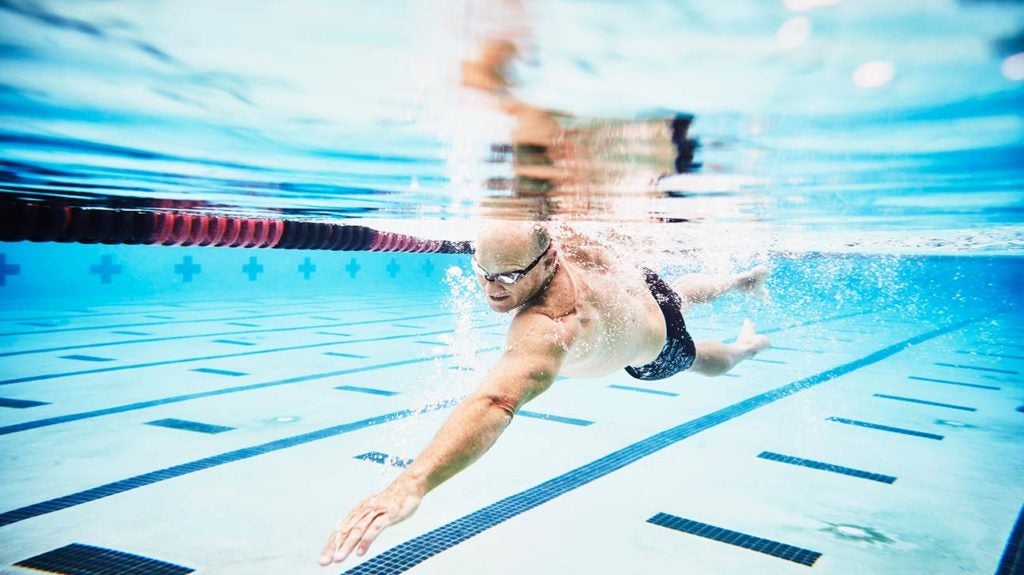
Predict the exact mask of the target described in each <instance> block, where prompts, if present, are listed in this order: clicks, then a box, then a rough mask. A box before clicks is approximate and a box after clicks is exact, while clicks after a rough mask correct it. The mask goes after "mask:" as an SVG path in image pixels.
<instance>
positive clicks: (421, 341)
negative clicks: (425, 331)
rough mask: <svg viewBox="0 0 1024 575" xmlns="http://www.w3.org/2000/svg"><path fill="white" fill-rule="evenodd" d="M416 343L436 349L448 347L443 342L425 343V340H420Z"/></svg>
mask: <svg viewBox="0 0 1024 575" xmlns="http://www.w3.org/2000/svg"><path fill="white" fill-rule="evenodd" d="M416 343H421V344H423V345H432V346H434V347H438V346H440V347H447V346H448V344H447V343H444V342H443V341H427V340H422V339H418V340H416Z"/></svg>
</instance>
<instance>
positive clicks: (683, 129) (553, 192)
mask: <svg viewBox="0 0 1024 575" xmlns="http://www.w3.org/2000/svg"><path fill="white" fill-rule="evenodd" d="M488 9H490V10H488ZM509 15H512V19H513V21H515V22H517V23H518V25H516V26H501V25H499V24H497V22H498V21H499V20H501V19H503V18H508V17H509ZM473 16H474V17H475V18H476V19H477V20H476V24H477V25H478V27H480V28H482V29H483V30H484V32H483V33H482V34H481V35H480V36H479V38H478V39H477V40H476V42H475V46H474V47H473V48H472V50H471V53H470V54H469V55H468V56H467V57H466V58H465V59H464V60H463V61H462V62H461V73H460V82H461V84H462V86H463V87H465V88H468V89H470V90H472V91H475V92H476V93H478V94H480V95H482V96H484V97H483V98H481V99H477V100H476V102H477V103H478V104H480V105H483V106H489V107H491V108H493V109H494V110H497V111H499V112H500V113H501V114H504V115H505V116H506V117H507V119H508V120H509V122H508V125H509V130H508V139H507V141H500V142H493V143H491V144H490V151H489V157H488V161H489V162H491V163H493V164H505V165H507V166H509V167H510V170H509V174H508V175H504V176H496V177H489V178H488V179H487V180H486V181H485V182H481V185H482V186H483V187H484V189H486V190H488V191H490V192H491V193H490V194H485V195H483V196H482V205H481V207H482V208H483V209H484V212H485V213H486V214H488V215H492V216H494V215H497V216H505V217H522V218H546V217H554V216H584V215H585V216H588V217H597V218H600V217H601V215H602V214H606V213H615V214H617V217H621V216H622V215H623V212H622V211H621V210H620V209H618V206H619V204H620V203H621V202H622V201H624V200H630V199H632V200H637V199H653V198H659V197H667V196H668V195H670V192H667V191H665V190H666V186H663V185H659V183H660V182H661V181H662V180H663V178H665V177H666V176H670V175H674V174H685V173H690V172H694V171H697V170H698V169H699V168H700V163H699V162H696V161H695V154H696V152H697V149H698V148H699V143H698V140H697V139H696V138H694V137H691V135H690V133H689V132H690V127H691V125H692V123H693V120H694V116H693V115H692V114H682V113H676V114H668V113H665V114H658V116H659V117H655V118H640V119H621V118H619V119H617V118H598V117H581V116H576V115H572V114H569V113H565V112H560V111H556V110H550V109H547V108H544V107H541V106H538V105H534V104H532V103H530V102H527V101H525V100H523V99H521V98H519V97H518V96H517V95H516V90H515V88H516V87H517V84H516V80H515V74H514V73H513V71H512V70H513V67H514V64H515V63H516V62H517V61H522V60H523V59H524V58H523V55H524V53H525V52H527V51H528V49H527V48H525V47H524V45H526V44H528V42H529V40H528V38H529V33H528V29H529V22H528V19H527V16H526V14H525V13H524V12H523V11H522V7H521V5H520V3H519V2H516V1H507V2H499V3H488V4H481V5H480V6H477V9H476V10H474V11H473ZM488 18H490V19H492V20H493V25H487V24H483V25H480V23H481V22H485V23H486V22H487V21H488ZM524 30H525V32H524ZM680 219H681V218H677V219H676V221H679V220H680Z"/></svg>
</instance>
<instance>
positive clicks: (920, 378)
mask: <svg viewBox="0 0 1024 575" xmlns="http://www.w3.org/2000/svg"><path fill="white" fill-rule="evenodd" d="M907 379H913V380H914V381H927V382H930V383H945V384H948V385H959V386H963V387H973V388H976V389H991V390H993V391H999V390H1000V389H1002V388H1001V387H995V386H993V385H980V384H977V383H964V382H962V381H950V380H948V379H934V378H931V377H918V376H916V375H911V376H907Z"/></svg>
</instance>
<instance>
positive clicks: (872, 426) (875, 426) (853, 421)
mask: <svg viewBox="0 0 1024 575" xmlns="http://www.w3.org/2000/svg"><path fill="white" fill-rule="evenodd" d="M827 421H835V422H837V423H845V424H846V425H856V426H858V427H867V428H869V429H877V430H879V431H889V432H892V433H902V434H903V435H913V436H915V437H923V438H925V439H936V440H939V441H941V440H942V439H943V436H941V435H938V434H935V433H927V432H924V431H914V430H912V429H903V428H901V427H890V426H888V425H879V424H877V423H868V422H867V421H857V420H856V419H846V418H845V417H829V418H828V419H827Z"/></svg>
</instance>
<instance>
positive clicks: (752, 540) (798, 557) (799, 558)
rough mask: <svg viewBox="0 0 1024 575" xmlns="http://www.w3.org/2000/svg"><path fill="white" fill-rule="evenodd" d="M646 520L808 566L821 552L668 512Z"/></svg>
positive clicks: (811, 564) (812, 563)
mask: <svg viewBox="0 0 1024 575" xmlns="http://www.w3.org/2000/svg"><path fill="white" fill-rule="evenodd" d="M647 522H648V523H651V524H653V525H658V526H661V527H667V528H669V529H673V530H675V531H680V532H682V533H688V534H690V535H696V536H698V537H704V538H705V539H711V540H714V541H718V542H721V543H728V544H729V545H735V546H737V547H742V548H744V549H750V550H751V551H757V552H758V553H764V554H766V555H771V556H773V557H778V558H780V559H785V560H787V561H792V562H794V563H799V564H801V565H806V566H808V567H811V566H813V565H814V562H815V561H817V560H818V558H820V557H821V553H818V552H817V551H811V550H810V549H803V548H801V547H795V546H793V545H788V544H786V543H779V542H778V541H772V540H771V539H764V538H762V537H755V536H753V535H747V534H746V533H740V532H739V531H733V530H731V529H725V528H723V527H715V526H714V525H708V524H707V523H701V522H699V521H693V520H692V519H684V518H682V517H677V516H675V515H669V514H668V513H658V514H657V515H655V516H654V517H651V518H650V519H648V520H647Z"/></svg>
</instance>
